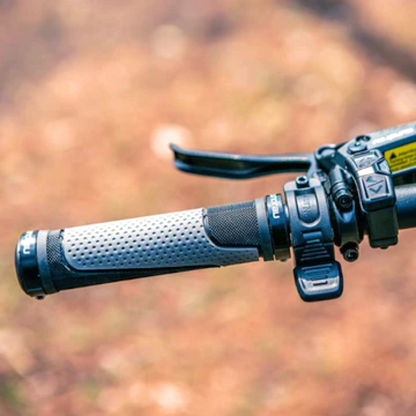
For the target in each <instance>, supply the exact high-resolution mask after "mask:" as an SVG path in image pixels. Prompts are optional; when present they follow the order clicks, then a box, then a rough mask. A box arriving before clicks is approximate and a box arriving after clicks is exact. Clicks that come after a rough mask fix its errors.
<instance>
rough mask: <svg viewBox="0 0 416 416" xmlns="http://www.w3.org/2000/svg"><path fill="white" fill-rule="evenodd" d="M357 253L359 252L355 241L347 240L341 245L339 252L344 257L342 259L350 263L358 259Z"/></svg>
mask: <svg viewBox="0 0 416 416" xmlns="http://www.w3.org/2000/svg"><path fill="white" fill-rule="evenodd" d="M359 253H360V252H359V247H358V244H357V243H354V242H349V243H346V244H344V245H343V246H342V247H341V254H342V255H343V257H344V260H346V261H348V262H350V263H352V262H353V261H355V260H357V259H358V256H359Z"/></svg>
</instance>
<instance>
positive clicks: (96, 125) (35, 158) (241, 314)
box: [0, 0, 416, 416]
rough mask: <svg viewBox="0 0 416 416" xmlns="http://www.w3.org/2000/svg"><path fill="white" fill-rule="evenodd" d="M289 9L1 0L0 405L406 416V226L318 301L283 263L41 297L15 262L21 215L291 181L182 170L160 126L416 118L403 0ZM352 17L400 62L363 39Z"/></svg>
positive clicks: (410, 357)
mask: <svg viewBox="0 0 416 416" xmlns="http://www.w3.org/2000/svg"><path fill="white" fill-rule="evenodd" d="M295 3H297V5H296V6H295ZM300 3H302V2H291V1H286V2H284V1H278V0H276V1H271V0H270V1H268V0H262V1H254V0H240V1H237V0H224V1H210V2H208V1H204V0H181V1H178V2H173V1H166V0H153V1H133V0H119V1H117V2H110V1H101V2H85V1H80V0H76V1H74V0H61V1H51V0H50V1H46V0H44V1H37V2H30V1H24V0H21V1H16V2H14V1H12V0H1V1H0V152H1V163H0V179H1V180H0V192H1V199H0V212H1V216H2V219H1V235H0V269H1V271H2V277H3V278H2V279H1V281H0V414H1V415H2V416H15V415H29V416H31V415H40V414H42V415H43V416H56V415H68V416H69V415H74V416H79V415H88V416H98V415H123V416H129V415H152V416H153V415H154V416H158V415H185V416H186V415H192V416H193V415H201V416H202V415H227V416H240V415H241V416H249V415H256V416H257V415H258V416H270V415H280V416H299V415H311V416H315V415H316V416H318V415H331V416H387V415H415V414H416V382H415V379H416V319H414V318H416V279H415V278H414V277H415V276H414V275H415V268H416V257H415V256H414V254H413V253H414V251H413V250H414V249H413V247H414V246H415V244H416V234H415V233H412V232H411V231H408V232H404V233H401V235H400V245H399V246H398V247H394V248H390V249H389V250H388V251H387V252H381V251H376V250H371V249H369V247H368V245H367V243H366V242H365V243H364V244H363V248H362V255H361V259H360V261H359V262H357V263H356V264H353V265H348V264H344V274H345V275H346V287H345V294H344V296H343V297H342V298H341V299H340V300H337V301H333V302H327V303H319V304H312V305H310V304H304V303H302V302H301V301H300V300H299V298H298V295H297V293H296V290H295V287H294V284H293V278H292V271H291V269H292V265H291V264H290V262H288V263H286V264H280V263H267V264H266V263H259V264H250V265H243V266H236V267H230V268H227V269H223V270H214V271H211V270H210V271H195V272H191V273H188V274H181V275H177V276H164V277H158V278H154V279H143V280H141V281H131V282H127V283H120V284H113V285H107V286H102V287H94V288H88V289H84V290H76V291H72V292H67V293H60V294H58V295H55V296H51V297H50V298H47V299H46V300H45V301H43V302H36V301H34V300H31V299H29V298H28V297H27V296H25V295H24V294H23V293H22V292H21V290H20V288H19V287H18V285H17V281H16V278H15V275H14V270H13V250H14V245H15V243H16V241H17V239H18V237H19V235H20V234H21V233H22V232H23V231H25V230H27V229H39V228H41V229H55V228H60V227H66V226H72V225H80V224H85V223H92V222H102V221H107V220H116V219H121V218H129V217H133V216H143V215H147V214H156V213H163V212H169V211H176V210H183V209H188V208H193V207H198V206H212V205H219V204H226V203H231V202H237V201H244V200H250V199H253V198H255V197H259V196H263V195H266V194H268V193H272V192H279V191H281V189H282V186H283V184H284V182H285V181H287V180H288V179H289V177H290V176H283V177H273V178H266V179H259V180H252V181H248V182H245V183H241V182H240V183H235V182H232V181H225V180H219V179H209V178H206V179H203V178H200V177H192V176H190V175H185V174H183V173H180V172H176V171H175V170H174V169H173V166H172V163H171V158H170V154H169V153H168V152H167V151H166V143H167V141H169V140H171V139H172V140H173V141H176V142H177V143H180V144H183V145H184V146H188V147H190V148H200V149H210V150H220V151H230V152H245V153H260V154H267V153H281V152H296V151H312V150H313V149H315V148H316V147H317V146H319V145H321V144H325V143H328V142H337V143H339V142H341V141H343V140H346V139H349V138H351V137H352V135H354V134H357V133H362V132H367V131H371V130H375V129H378V128H383V127H388V126H392V125H396V124H400V123H404V122H407V121H411V120H413V119H416V85H415V84H414V79H413V81H412V79H410V78H411V73H412V71H413V70H414V73H415V74H416V67H415V68H412V62H413V61H412V59H411V58H412V57H413V56H414V55H415V53H416V47H415V45H416V43H415V40H416V25H415V24H414V15H415V12H416V4H415V2H412V1H410V0H407V1H406V0H397V1H393V0H389V1H385V2H382V3H381V2H379V1H376V0H367V1H366V2H359V1H358V0H354V1H352V0H351V1H349V2H348V1H344V2H342V3H343V4H344V7H345V8H346V9H342V10H341V12H340V11H339V10H338V11H337V10H335V11H334V15H333V16H332V15H331V13H330V12H331V11H332V10H333V8H334V3H335V2H332V1H330V0H324V1H323V0H321V1H319V0H313V1H311V2H310V3H309V6H301V5H299V4H300ZM320 4H321V5H322V4H323V5H324V9H323V12H322V10H321V12H322V13H320V12H319V10H318V12H316V9H315V11H314V10H312V9H313V7H312V6H317V7H318V6H319V5H320ZM346 10H350V11H351V10H352V11H353V16H354V19H351V18H350V17H348V16H350V15H349V14H347V12H346ZM324 12H325V13H324ZM326 12H328V13H326ZM337 13H338V14H337ZM339 13H341V14H339ZM363 28H364V30H366V31H368V32H369V33H371V34H372V36H374V37H376V38H380V39H384V40H389V41H390V42H392V44H393V45H395V50H396V47H397V50H399V49H400V50H401V51H402V52H403V56H404V57H405V58H404V62H405V63H404V64H403V65H399V62H398V61H397V62H396V60H395V59H393V58H392V59H389V56H392V55H389V53H392V54H393V53H394V52H395V50H387V51H386V50H384V51H376V50H375V49H374V47H373V49H371V48H370V49H368V47H366V45H365V44H364V43H363V42H360V40H359V38H358V37H357V36H354V33H357V30H358V32H359V33H361V32H360V30H361V31H362V30H363ZM372 51H373V52H372ZM406 56H408V57H409V60H408V61H406ZM403 71H404V73H405V74H404V73H403ZM409 74H410V78H409Z"/></svg>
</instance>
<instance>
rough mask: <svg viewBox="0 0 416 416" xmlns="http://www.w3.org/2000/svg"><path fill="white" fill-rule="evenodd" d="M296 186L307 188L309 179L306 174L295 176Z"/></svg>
mask: <svg viewBox="0 0 416 416" xmlns="http://www.w3.org/2000/svg"><path fill="white" fill-rule="evenodd" d="M296 186H297V187H298V188H299V189H301V188H307V187H308V186H309V179H308V177H307V176H298V177H297V178H296Z"/></svg>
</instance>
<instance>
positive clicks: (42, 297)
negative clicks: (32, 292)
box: [36, 295, 45, 300]
mask: <svg viewBox="0 0 416 416" xmlns="http://www.w3.org/2000/svg"><path fill="white" fill-rule="evenodd" d="M36 299H37V300H43V299H45V296H43V295H38V296H36Z"/></svg>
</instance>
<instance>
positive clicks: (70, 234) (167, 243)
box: [61, 209, 259, 272]
mask: <svg viewBox="0 0 416 416" xmlns="http://www.w3.org/2000/svg"><path fill="white" fill-rule="evenodd" d="M204 215H206V211H205V210H204V209H194V210H190V211H182V212H176V213H171V214H163V215H155V216H150V217H142V218H136V219H130V220H124V221H116V222H109V223H103V224H94V225H88V226H82V227H75V228H67V229H65V230H63V232H62V236H61V238H62V250H63V256H64V257H65V259H66V261H67V263H68V264H69V266H70V267H71V268H72V269H74V270H78V271H85V272H88V271H101V270H103V271H104V270H120V271H121V270H137V269H153V270H154V269H159V268H160V269H166V268H180V267H212V266H228V265H231V264H239V263H246V262H252V261H257V260H259V250H258V248H256V247H220V246H218V245H215V244H214V243H213V242H212V241H211V239H210V238H209V237H208V235H207V232H206V229H205V227H204Z"/></svg>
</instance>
